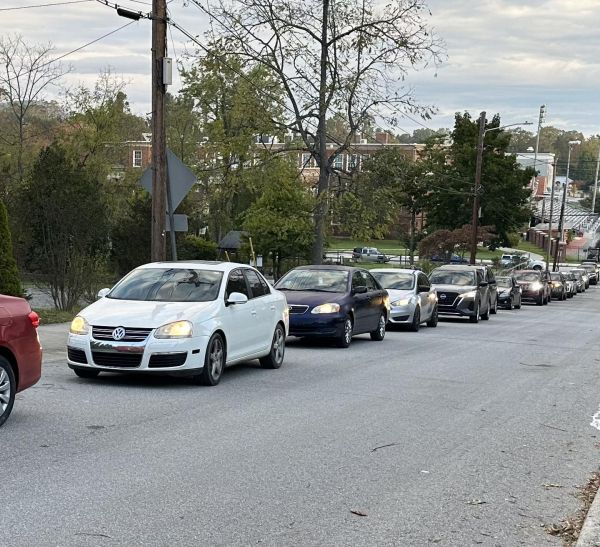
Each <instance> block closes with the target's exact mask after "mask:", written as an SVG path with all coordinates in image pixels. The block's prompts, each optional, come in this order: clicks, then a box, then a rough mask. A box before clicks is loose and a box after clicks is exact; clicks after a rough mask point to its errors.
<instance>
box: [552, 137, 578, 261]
mask: <svg viewBox="0 0 600 547" xmlns="http://www.w3.org/2000/svg"><path fill="white" fill-rule="evenodd" d="M568 144H569V154H568V156H567V176H566V178H565V186H564V188H563V197H562V205H561V206H560V219H559V221H558V234H557V237H556V249H555V250H554V264H553V265H552V271H553V272H555V271H556V263H557V262H558V247H559V243H560V240H561V238H562V231H563V222H564V218H565V204H566V202H567V192H568V189H569V169H570V167H571V150H573V147H574V146H578V145H580V144H581V141H569V143H568Z"/></svg>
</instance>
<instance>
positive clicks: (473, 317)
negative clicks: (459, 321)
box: [469, 302, 479, 323]
mask: <svg viewBox="0 0 600 547" xmlns="http://www.w3.org/2000/svg"><path fill="white" fill-rule="evenodd" d="M469 321H470V322H471V323H479V302H477V304H476V305H475V313H474V314H473V315H471V316H469Z"/></svg>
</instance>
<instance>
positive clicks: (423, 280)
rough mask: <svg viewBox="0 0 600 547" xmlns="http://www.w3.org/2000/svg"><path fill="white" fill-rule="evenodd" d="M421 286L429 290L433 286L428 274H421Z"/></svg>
mask: <svg viewBox="0 0 600 547" xmlns="http://www.w3.org/2000/svg"><path fill="white" fill-rule="evenodd" d="M419 287H423V290H429V289H430V288H431V287H430V285H429V279H427V276H425V275H423V274H419Z"/></svg>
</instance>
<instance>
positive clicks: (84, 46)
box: [37, 21, 135, 68]
mask: <svg viewBox="0 0 600 547" xmlns="http://www.w3.org/2000/svg"><path fill="white" fill-rule="evenodd" d="M133 23H135V21H129V23H125V24H124V25H122V26H120V27H119V28H116V29H114V30H111V31H110V32H107V33H106V34H103V35H102V36H100V37H98V38H96V39H95V40H92V41H91V42H88V43H87V44H83V45H82V46H79V47H78V48H75V49H72V50H71V51H68V52H67V53H64V54H63V55H60V56H58V57H55V58H54V59H52V60H51V61H48V62H47V63H44V64H43V65H40V66H39V67H37V68H42V67H44V66H47V65H50V64H52V63H56V62H57V61H60V60H61V59H64V58H65V57H68V56H69V55H73V53H77V52H78V51H81V50H82V49H85V48H86V47H88V46H91V45H92V44H95V43H96V42H99V41H100V40H103V39H104V38H107V37H108V36H111V35H112V34H115V33H116V32H119V31H120V30H123V29H124V28H125V27H128V26H129V25H132V24H133Z"/></svg>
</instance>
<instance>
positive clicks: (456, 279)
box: [429, 264, 496, 323]
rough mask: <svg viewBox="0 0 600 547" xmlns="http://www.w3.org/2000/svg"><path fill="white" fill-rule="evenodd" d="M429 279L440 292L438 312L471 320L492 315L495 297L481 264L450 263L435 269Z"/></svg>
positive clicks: (484, 318)
mask: <svg viewBox="0 0 600 547" xmlns="http://www.w3.org/2000/svg"><path fill="white" fill-rule="evenodd" d="M429 280H430V282H431V286H432V288H435V289H436V291H437V294H438V313H439V315H454V316H461V317H468V318H469V321H471V323H477V322H479V319H483V320H484V321H487V320H488V319H489V318H490V312H491V310H492V298H491V296H490V287H489V283H488V281H486V279H485V276H484V271H483V270H482V268H481V267H478V266H462V265H461V266H459V265H451V264H448V265H446V266H440V267H439V268H436V269H435V270H433V271H432V272H431V274H430V275H429ZM495 285H496V280H495V279H494V287H495Z"/></svg>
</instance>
